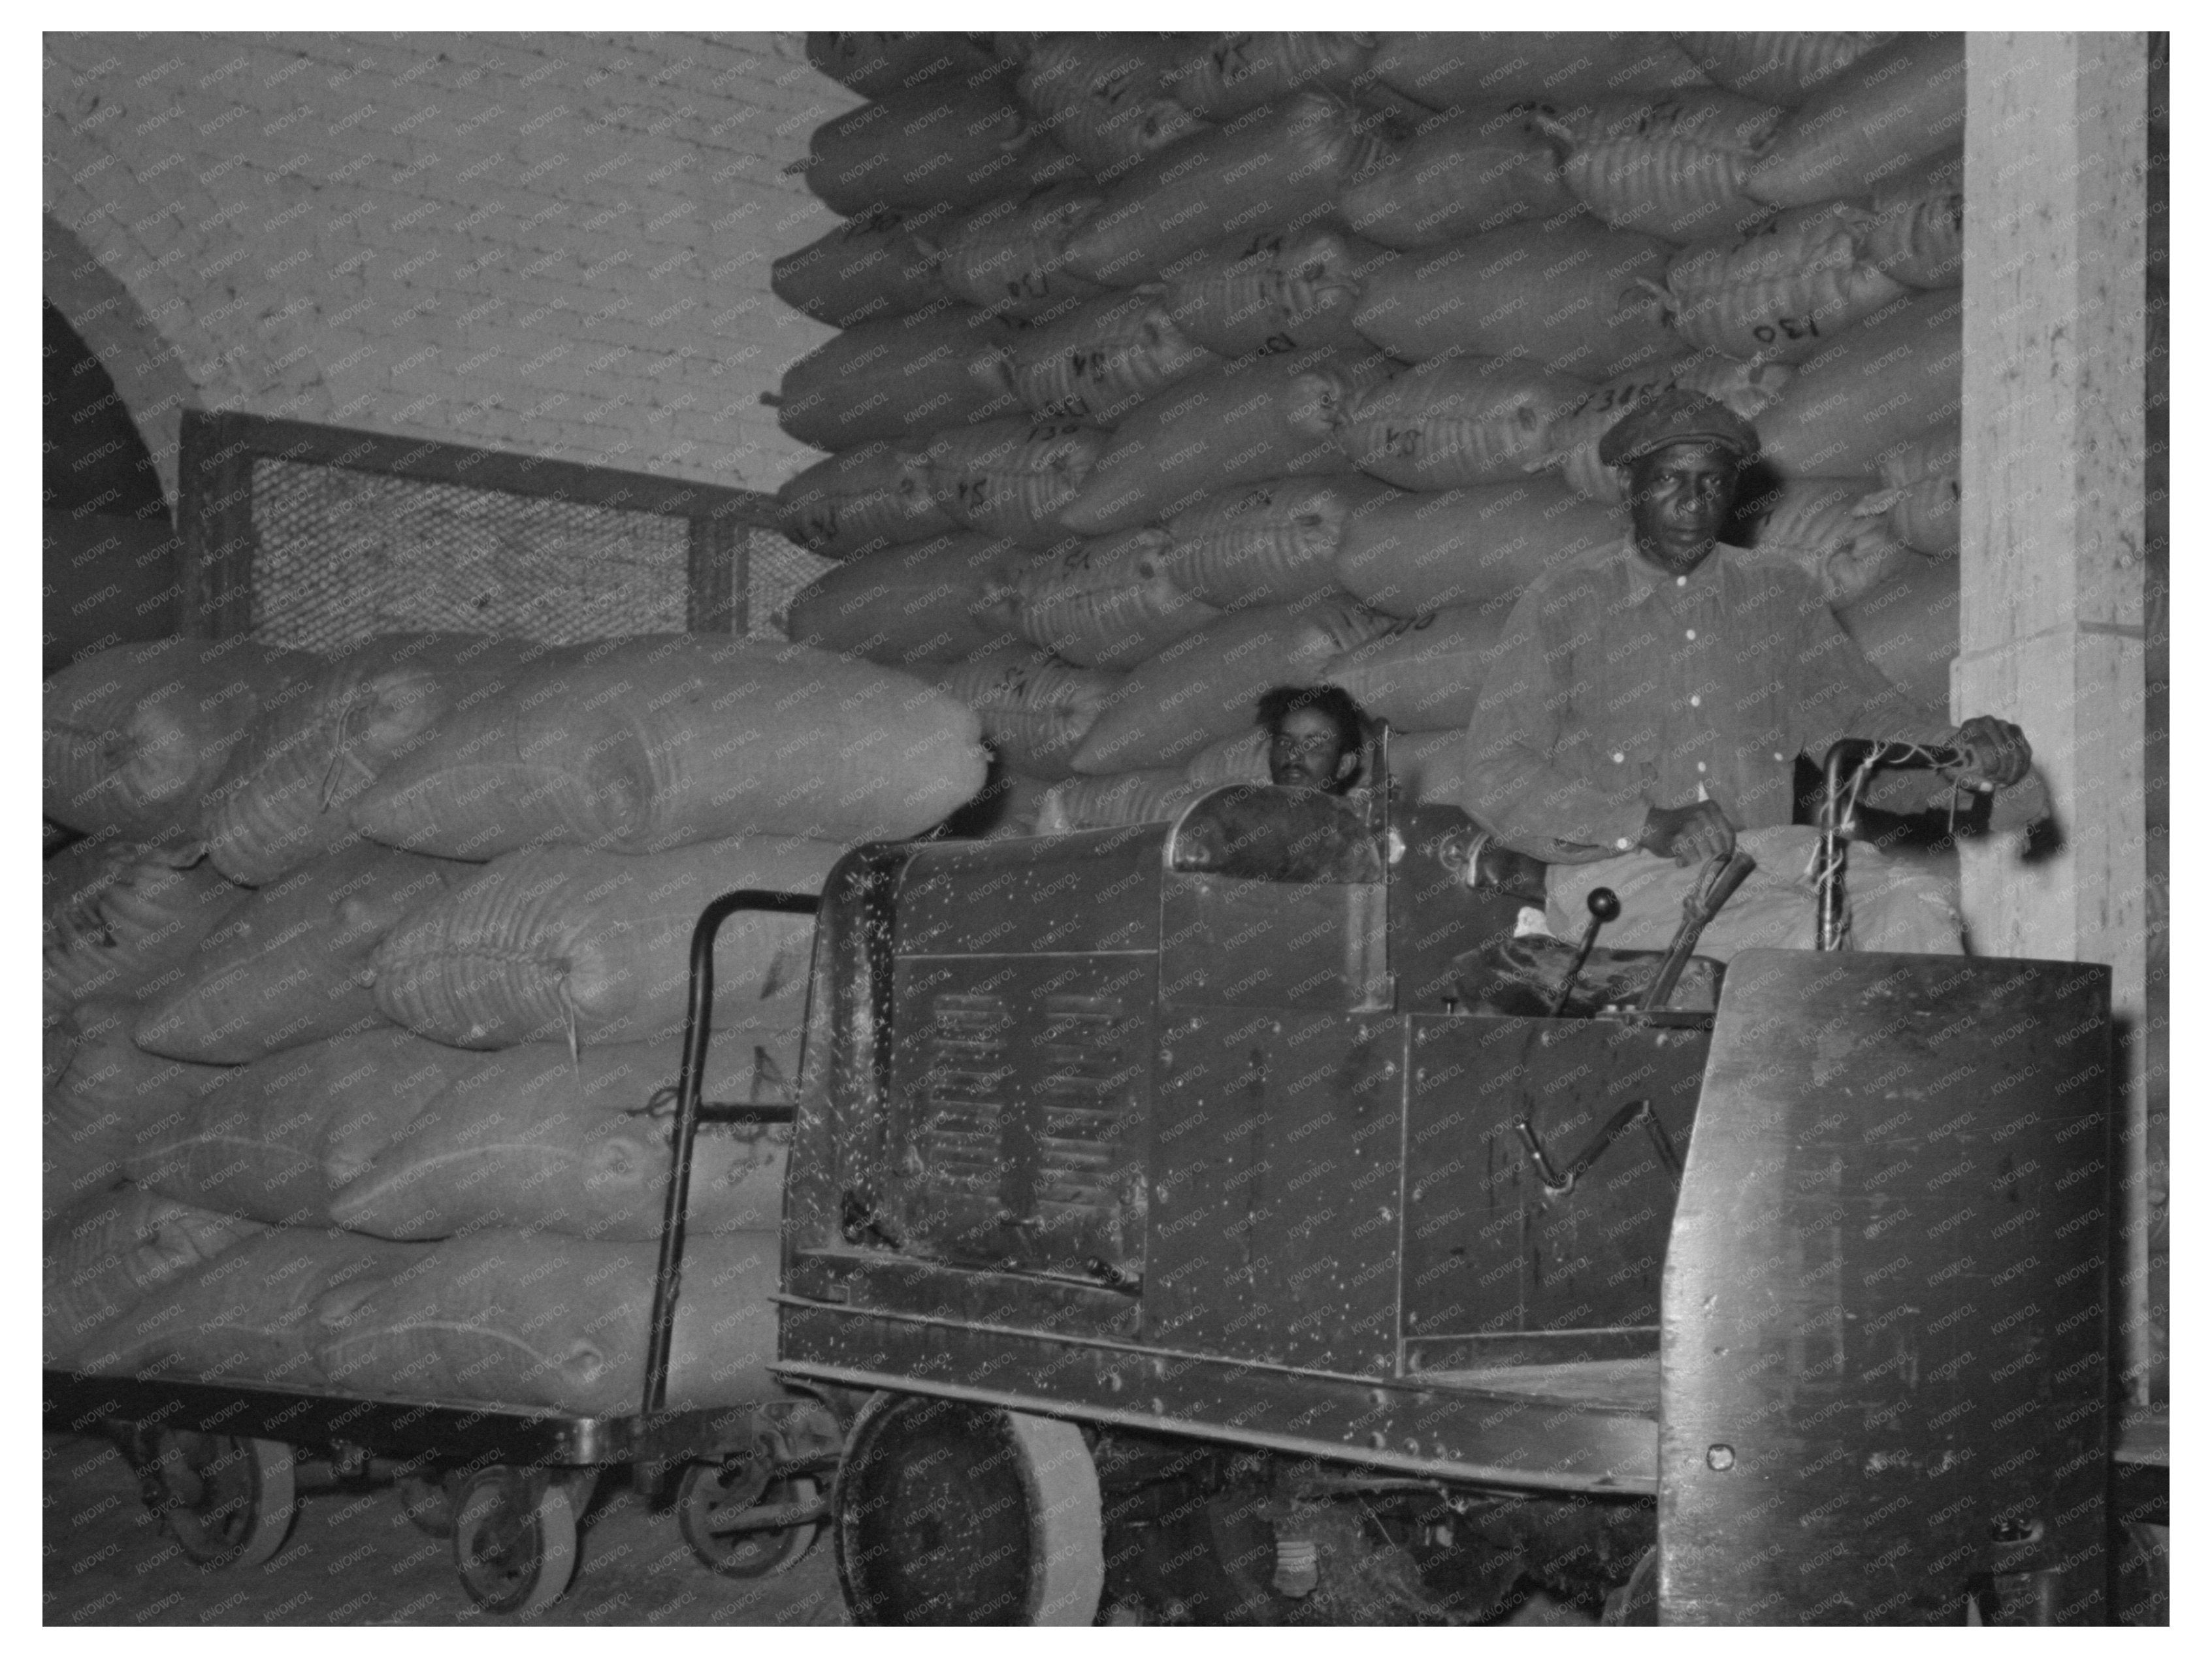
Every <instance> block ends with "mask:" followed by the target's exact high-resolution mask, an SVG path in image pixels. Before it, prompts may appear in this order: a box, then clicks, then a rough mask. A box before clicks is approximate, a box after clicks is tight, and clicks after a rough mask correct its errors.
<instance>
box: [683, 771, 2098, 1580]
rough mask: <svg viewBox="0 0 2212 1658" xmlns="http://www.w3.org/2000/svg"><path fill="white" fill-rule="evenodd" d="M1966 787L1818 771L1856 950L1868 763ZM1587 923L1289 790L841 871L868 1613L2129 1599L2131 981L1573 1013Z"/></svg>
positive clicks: (850, 1491)
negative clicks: (2126, 1076)
mask: <svg viewBox="0 0 2212 1658" xmlns="http://www.w3.org/2000/svg"><path fill="white" fill-rule="evenodd" d="M1943 757H1944V756H1940V755H1931V754H1930V753H1929V751H1927V750H1911V751H1910V752H1907V751H1905V750H1902V749H1895V750H1885V749H1880V748H1877V747H1876V746H1875V745H1874V744H1863V743H1861V744H1839V745H1838V750H1837V751H1836V752H1835V753H1833V754H1832V755H1831V756H1829V763H1828V767H1827V781H1828V800H1827V805H1826V809H1825V810H1826V822H1825V823H1824V841H1823V852H1824V859H1825V862H1824V865H1823V873H1824V881H1823V892H1822V895H1821V901H1820V902H1821V910H1822V914H1821V922H1822V925H1821V933H1822V941H1823V944H1824V945H1826V944H1832V943H1835V942H1837V939H1836V936H1835V935H1836V933H1837V932H1838V920H1839V918H1840V916H1841V914H1842V907H1841V892H1840V882H1841V878H1842V871H1841V865H1840V861H1839V860H1840V853H1841V847H1842V845H1843V840H1844V836H1845V835H1847V834H1848V828H1849V826H1848V824H1842V823H1838V821H1837V819H1838V817H1839V816H1841V815H1842V808H1841V807H1840V806H1839V805H1838V802H1839V800H1840V799H1842V798H1843V796H1844V793H1845V789H1844V783H1845V780H1846V779H1847V777H1848V775H1849V774H1850V771H1851V770H1852V768H1854V767H1855V766H1856V765H1857V764H1859V763H1860V762H1869V763H1871V762H1892V763H1914V762H1918V763H1927V762H1929V761H1930V760H1931V759H1933V760H1941V759H1942V758H1943ZM1386 798H1387V793H1386ZM1470 860H1472V866H1471V867H1470ZM1541 903H1542V883H1541V867H1540V866H1538V865H1534V863H1532V862H1529V861H1528V860H1525V859H1521V858H1519V857H1518V856H1517V855H1516V854H1513V853H1507V852H1504V851H1503V850H1502V849H1499V848H1497V847H1491V846H1484V845H1482V844H1481V843H1480V841H1479V839H1478V837H1475V836H1474V835H1473V833H1472V830H1471V828H1470V826H1469V825H1468V823H1467V820H1466V819H1465V818H1464V817H1462V816H1461V815H1460V814H1458V813H1456V812H1455V811H1449V810H1434V809H1425V810H1422V811H1416V812H1412V813H1407V814H1403V815H1402V816H1401V819H1400V821H1399V822H1397V823H1389V822H1387V821H1385V822H1381V823H1376V822H1370V821H1369V820H1368V819H1367V817H1364V816H1363V814H1362V813H1361V811H1358V810H1356V809H1355V808H1353V807H1352V806H1351V805H1346V803H1344V802H1342V801H1339V800H1336V799H1331V798H1328V797H1326V796H1322V795H1320V794H1315V793H1300V792H1295V791H1286V790H1277V789H1269V788H1252V787H1245V788H1231V789H1225V790H1222V791H1219V792H1217V793H1213V794H1211V795H1209V796H1207V797H1206V798H1205V799H1201V800H1200V801H1199V802H1198V803H1197V804H1195V805H1193V806H1191V807H1190V808H1189V809H1188V811H1185V812H1184V813H1183V815H1182V817H1181V818H1180V820H1178V821H1177V822H1176V823H1171V824H1164V823H1155V824H1147V825H1144V826H1141V827H1137V828H1133V829H1119V830H1110V831H1091V832H1085V833H1079V834H1073V835H1060V836H1049V837H1042V838H1038V839H1033V840H1026V841H998V842H966V843H962V842H939V843H926V844H914V845H898V846H878V847H864V848H861V849H860V850H859V851H857V852H855V853H853V854H851V855H850V856H849V857H848V859H846V861H845V862H844V863H843V864H842V865H840V866H839V869H838V871H837V872H836V875H835V876H834V877H833V878H832V880H831V882H830V884H829V890H828V891H827V892H826V893H825V894H824V896H823V907H822V910H821V920H820V924H819V928H818V932H817V946H816V947H817V956H816V981H815V991H814V1004H813V1008H812V1012H811V1028H810V1035H809V1040H808V1048H809V1050H810V1059H809V1066H808V1071H809V1078H810V1080H809V1083H808V1085H807V1087H806V1089H805V1092H804V1097H803V1100H802V1102H801V1105H800V1107H799V1114H798V1121H797V1125H796V1130H795V1134H796V1138H795V1140H794V1143H793V1149H792V1156H791V1164H790V1175H789V1181H788V1184H787V1188H786V1238H785V1259H784V1295H783V1297H782V1310H781V1355H782V1357H781V1363H780V1364H779V1366H778V1369H779V1370H781V1372H783V1373H784V1374H786V1375H787V1376H791V1377H792V1378H793V1379H795V1380H799V1381H801V1382H807V1383H811V1384H813V1385H815V1386H817V1387H820V1388H823V1389H824V1390H825V1391H827V1392H829V1393H830V1394H832V1395H833V1396H835V1397H838V1398H841V1399H842V1400H846V1401H848V1406H850V1407H852V1416H851V1419H850V1423H849V1428H848V1435H847V1446H846V1453H845V1456H844V1459H843V1462H842V1467H841V1468H840V1471H839V1473H838V1477H837V1480H836V1488H835V1491H834V1494H833V1497H832V1502H831V1520H832V1531H833V1534H834V1536H835V1540H836V1552H837V1562H838V1568H839V1572H840V1576H841V1580H842V1584H843V1587H844V1590H845V1594H846V1596H847V1599H848V1604H849V1606H850V1608H851V1611H852V1613H853V1615H854V1618H855V1619H856V1620H857V1621H860V1622H863V1623H878V1624H899V1623H929V1624H944V1623H955V1624H957V1623H971V1622H993V1623H1077V1624H1083V1623H1090V1622H1091V1621H1093V1620H1094V1619H1097V1618H1100V1617H1114V1618H1118V1619H1142V1620H1147V1621H1149V1620H1152V1619H1190V1620H1196V1621H1232V1622H1302V1621H1335V1620H1343V1619H1352V1618H1360V1619H1367V1618H1374V1617H1383V1618H1387V1619H1398V1620H1416V1621H1438V1622H1460V1621H1468V1622H1474V1621H1483V1620H1486V1619H1493V1618H1496V1617H1498V1616H1500V1615H1501V1614H1502V1613H1503V1612H1504V1611H1505V1610H1506V1609H1507V1608H1509V1607H1510V1606H1511V1605H1512V1604H1514V1602H1515V1600H1516V1598H1517V1597H1519V1596H1522V1595H1525V1594H1526V1593H1527V1592H1528V1586H1529V1585H1530V1583H1531V1582H1534V1583H1537V1584H1541V1585H1543V1586H1544V1587H1546V1588H1547V1589H1548V1590H1549V1591H1550V1592H1551V1593H1552V1594H1555V1595H1560V1596H1566V1597H1571V1598H1573V1599H1575V1600H1578V1601H1579V1602H1580V1604H1582V1605H1583V1606H1589V1607H1590V1608H1592V1609H1596V1608H1598V1607H1601V1606H1602V1607H1603V1608H1604V1610H1605V1615H1606V1616H1607V1618H1608V1619H1611V1620H1613V1621H1650V1620H1651V1619H1653V1618H1654V1617H1655V1616H1656V1619H1658V1620H1659V1621H1662V1622H1668V1623H1673V1622H1683V1623H1784V1624H1789V1623H1799V1622H1819V1623H1861V1622H1864V1623H1875V1624H1892V1623H1894V1624H1909V1623H1923V1622H1936V1623H1942V1622H1948V1623H1960V1622H2063V1623H2073V1622H2088V1623H2095V1622H2100V1621H2103V1620H2104V1619H2105V1617H2106V1571H2107V1562H2106V1481H2107V1477H2108V1471H2109V1463H2108V1459H2109V1457H2110V1455H2111V1453H2112V1436H2113V1434H2114V1431H2115V1424H2116V1421H2117V1416H2118V1413H2117V1412H2116V1411H2115V1409H2114V1408H2113V1405H2112V1382H2111V1379H2110V1378H2111V1374H2112V1366H2111V1364H2110V1363H2109V1361H2108V1345H2109V1333H2108V1318H2107V1312H2106V1305H2107V1301H2108V1298H2109V1297H2108V1285H2107V1281H2106V1280H2107V1274H2108V1272H2110V1271H2111V1270H2112V1268H2111V1266H2110V1265H2109V1263H2110V1262H2111V1260H2112V1248H2111V1244H2110V1238H2109V1236H2108V1233H2109V1230H2110V1226H2111V1223H2110V1221H2109V1219H2108V1217H2109V1216H2110V1214H2111V1213H2112V1200H2111V1195H2110V1192H2109V1189H2108V1180H2109V1175H2108V1174H2107V1173H2106V1171H2107V1170H2108V1169H2110V1168H2111V1167H2112V1157H2110V1156H2109V1155H2108V1150H2107V1143H2108V1138H2109V1135H2110V1133H2111V1125H2110V1107H2109V1097H2110V1090H2109V1086H2108V1079H2109V1075H2110V1071H2111V1057H2110V1048H2111V1017H2110V1004H2109V998H2110V990H2109V970H2108V969H2106V968H2104V967H2102V966H2093V965H2084V964H2081V963H2065V962H2043V961H2012V960H1990V959H1965V958H1960V957H1923V956H1905V955H1876V954H1859V953H1853V952H1850V951H1849V950H1831V949H1823V950H1803V951H1790V950H1746V951H1743V952H1741V953H1740V954H1738V955H1737V956H1736V957H1735V959H1734V960H1733V962H1732V963H1730V964H1729V966H1728V967H1727V968H1726V969H1725V972H1724V973H1723V970H1722V969H1720V967H1719V964H1718V963H1713V962H1711V961H1710V960H1705V959H1703V958H1694V957H1691V958H1687V959H1685V958H1684V957H1683V954H1682V952H1681V951H1680V950H1679V949H1678V950H1676V951H1672V952H1668V959H1667V960H1665V961H1663V962H1659V961H1652V960H1647V961H1644V962H1643V963H1637V962H1635V961H1633V960H1632V959H1629V958H1628V953H1627V952H1608V951H1606V950H1602V949H1601V950H1595V951H1594V952H1593V951H1591V950H1589V948H1588V940H1587V939H1584V940H1583V941H1582V942H1583V950H1581V951H1580V952H1579V954H1580V956H1581V957H1582V959H1581V960H1579V961H1578V962H1577V963H1574V964H1573V967H1574V971H1573V973H1572V975H1570V976H1569V977H1567V978H1565V979H1562V980H1560V981H1559V982H1558V983H1557V985H1556V986H1553V985H1550V984H1548V983H1547V984H1545V985H1542V986H1540V987H1537V988H1536V989H1534V990H1532V989H1531V988H1530V987H1529V985H1528V984H1527V983H1525V982H1516V979H1515V976H1514V975H1513V974H1512V973H1510V972H1501V971H1497V970H1495V969H1496V967H1497V964H1498V963H1499V962H1510V959H1511V958H1512V957H1513V955H1514V952H1515V949H1516V946H1515V945H1513V944H1511V943H1510V940H1511V939H1512V938H1513V935H1514V933H1515V931H1516V918H1518V917H1519V916H1520V914H1521V912H1522V909H1523V908H1524V907H1526V906H1532V905H1534V906H1541ZM1593 908H1595V909H1597V910H1599V911H1600V912H1602V911H1603V910H1604V909H1605V908H1607V906H1606V904H1605V902H1604V896H1599V897H1597V898H1595V900H1594V904H1593ZM1599 919H1602V915H1601V916H1600V918H1599ZM703 926H704V924H703V923H702V927H703ZM1594 930H1595V929H1594ZM1685 931H1686V932H1688V931H1689V927H1688V926H1686V929H1685ZM1682 942H1684V941H1681V940H1678V945H1679V944H1681V943H1682ZM1556 948H1557V947H1554V949H1555V950H1556ZM1524 953H1525V952H1524ZM1654 954H1655V955H1656V952H1655V953H1654ZM1655 969H1656V970H1655ZM1624 986H1626V987H1629V988H1627V989H1626V990H1624V989H1623V988H1622V987H1624Z"/></svg>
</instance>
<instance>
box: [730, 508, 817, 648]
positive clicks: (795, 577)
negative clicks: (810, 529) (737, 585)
mask: <svg viewBox="0 0 2212 1658" xmlns="http://www.w3.org/2000/svg"><path fill="white" fill-rule="evenodd" d="M746 550H747V555H748V556H747V567H748V574H749V576H750V580H749V582H748V583H747V586H746V589H745V598H746V601H747V603H748V604H749V605H750V611H749V612H748V614H749V615H750V617H751V621H752V626H751V627H750V629H748V631H749V632H750V633H752V634H754V635H771V634H772V635H775V637H777V638H781V637H782V636H783V632H784V626H783V619H784V616H785V614H786V612H787V611H788V610H790V609H791V601H792V600H793V598H797V597H798V596H799V589H800V588H802V587H804V586H805V585H806V584H807V583H808V582H810V581H811V580H814V578H815V577H817V576H818V575H820V574H822V573H823V571H825V570H831V569H835V568H836V561H834V560H832V559H827V558H823V557H822V556H820V555H819V554H817V553H810V552H808V551H807V550H805V548H803V547H798V546H794V545H793V544H792V543H790V542H788V541H787V540H785V539H784V538H783V537H781V536H780V535H778V534H777V533H776V532H775V531H773V530H756V531H753V532H752V534H751V536H750V537H749V538H748V541H747V546H746Z"/></svg>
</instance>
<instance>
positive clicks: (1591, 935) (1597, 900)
mask: <svg viewBox="0 0 2212 1658" xmlns="http://www.w3.org/2000/svg"><path fill="white" fill-rule="evenodd" d="M1588 902H1589V913H1590V919H1589V926H1586V927H1584V928H1583V941H1582V943H1581V944H1577V946H1576V947H1575V959H1574V963H1573V964H1572V965H1571V966H1570V967H1569V968H1568V969H1567V976H1566V977H1565V978H1564V979H1562V980H1560V981H1559V993H1558V994H1557V995H1555V996H1553V998H1552V1005H1551V1007H1550V1008H1549V1009H1548V1010H1547V1012H1546V1015H1545V1017H1547V1018H1553V1019H1556V1018H1558V1017H1559V1012H1560V1010H1561V1009H1563V1008H1565V1006H1566V1005H1567V998H1568V997H1570V996H1571V995H1573V994H1574V993H1575V981H1576V980H1577V979H1579V978H1581V977H1582V975H1583V963H1586V962H1587V961H1589V953H1590V949H1591V947H1592V946H1593V945H1595V944H1596V943H1597V930H1598V929H1599V928H1600V927H1601V926H1604V925H1605V924H1606V923H1607V921H1610V920H1614V919H1615V918H1617V917H1618V916H1619V915H1620V894H1619V893H1617V892H1615V891H1614V890H1613V889H1612V888H1611V887H1592V888H1591V889H1590V896H1589V901H1588Z"/></svg>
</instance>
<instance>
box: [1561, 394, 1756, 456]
mask: <svg viewBox="0 0 2212 1658" xmlns="http://www.w3.org/2000/svg"><path fill="white" fill-rule="evenodd" d="M1675 443H1711V444H1717V445H1718V446H1720V447H1721V448H1723V449H1726V450H1729V451H1730V452H1732V453H1734V455H1735V458H1736V459H1737V460H1739V461H1747V460H1753V459H1757V457H1758V454H1759V433H1758V431H1757V429H1756V428H1753V425H1752V423H1751V422H1749V421H1747V420H1746V419H1745V418H1744V417H1743V416H1741V415H1739V414H1737V413H1736V412H1735V410H1733V409H1731V408H1729V406H1728V405H1727V404H1723V403H1716V402H1714V401H1713V399H1712V398H1709V397H1707V396H1706V395H1705V393H1704V392H1692V391H1691V390H1690V389H1689V388H1688V387H1686V386H1673V387H1670V388H1669V389H1668V390H1667V391H1664V392H1661V393H1660V394H1659V395H1658V396H1657V397H1656V398H1652V399H1651V400H1650V402H1648V403H1640V404H1637V405H1636V407H1635V408H1633V409H1632V410H1629V411H1628V412H1627V413H1626V415H1623V416H1621V417H1620V419H1619V420H1617V421H1615V422H1613V424H1612V425H1611V426H1609V427H1607V428H1606V434H1605V435H1604V436H1603V437H1601V438H1600V439H1599V440H1597V458H1598V459H1600V460H1601V461H1603V462H1604V463H1605V464H1606V465H1607V466H1626V465H1628V464H1629V462H1631V461H1632V460H1638V459H1642V458H1643V457H1644V456H1645V455H1649V454H1653V453H1656V452H1657V451H1659V450H1662V449H1664V448H1666V447H1667V446H1668V445H1670V444H1675Z"/></svg>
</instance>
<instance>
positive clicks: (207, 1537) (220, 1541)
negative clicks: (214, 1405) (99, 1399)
mask: <svg viewBox="0 0 2212 1658" xmlns="http://www.w3.org/2000/svg"><path fill="white" fill-rule="evenodd" d="M139 1485H140V1490H141V1491H142V1492H143V1495H144V1497H145V1499H146V1506H147V1507H148V1508H149V1509H153V1510H154V1512H155V1514H157V1515H160V1516H161V1527H162V1529H163V1530H164V1531H166V1532H167V1533H169V1535H170V1536H172V1537H173V1538H174V1539H176V1540H177V1546H178V1547H179V1548H180V1549H182V1550H183V1551H184V1552H185V1558H187V1559H189V1560H192V1561H196V1562H197V1563H198V1564H201V1565H203V1566H258V1565H259V1564H261V1563H262V1562H263V1561H264V1560H269V1559H272V1558H275V1556H276V1551H277V1550H279V1549H281V1548H283V1546H284V1540H285V1539H286V1538H287V1537H289V1535H290V1534H291V1531H292V1519H293V1515H295V1513H296V1512H297V1509H298V1502H297V1498H296V1497H295V1491H294V1485H293V1479H292V1448H291V1447H290V1446H289V1445H287V1444H283V1443H282V1442H278V1441H276V1440H274V1439H241V1438H239V1437H237V1436H234V1435H231V1434H204V1433H195V1432H192V1431H191V1430H184V1429H174V1430H173V1429H163V1430H161V1431H160V1432H158V1433H156V1434H155V1435H153V1436H151V1437H150V1438H149V1439H142V1440H141V1441H140V1449H139Z"/></svg>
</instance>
